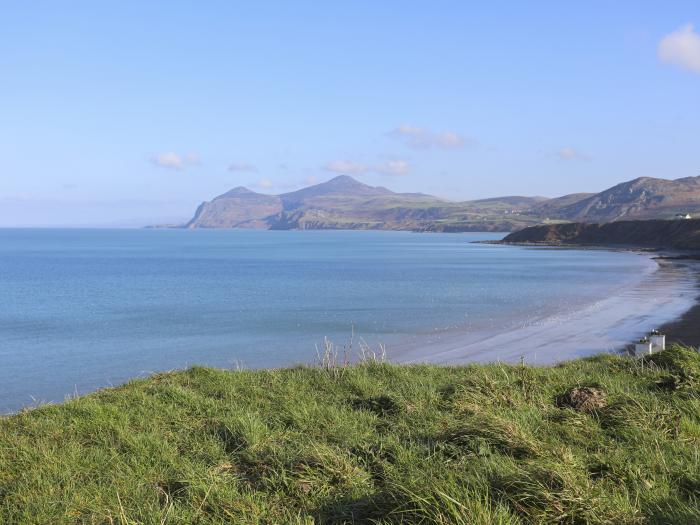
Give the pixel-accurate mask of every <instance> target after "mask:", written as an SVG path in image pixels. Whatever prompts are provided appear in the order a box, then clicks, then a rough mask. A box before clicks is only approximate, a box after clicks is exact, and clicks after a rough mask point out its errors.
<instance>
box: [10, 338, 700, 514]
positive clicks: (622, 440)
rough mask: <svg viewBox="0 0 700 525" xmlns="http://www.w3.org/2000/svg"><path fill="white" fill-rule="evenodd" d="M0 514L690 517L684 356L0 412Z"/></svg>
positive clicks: (689, 366)
mask: <svg viewBox="0 0 700 525" xmlns="http://www.w3.org/2000/svg"><path fill="white" fill-rule="evenodd" d="M581 386H589V387H594V388H595V391H596V392H597V393H598V394H599V395H598V396H597V397H596V398H595V401H596V402H597V404H596V405H595V406H585V405H584V406H583V407H579V408H578V409H575V408H572V406H569V405H570V404H572V401H571V400H572V399H573V396H567V392H569V391H570V389H571V388H573V387H581ZM0 523H8V524H10V523H11V524H19V523H32V524H60V523H70V524H76V523H100V524H112V523H114V524H116V523H119V524H122V525H125V524H136V523H148V524H162V523H251V524H252V523H270V524H272V523H298V524H312V523H435V524H448V523H456V524H473V523H474V524H516V523H611V524H624V523H688V524H697V523H700V354H698V353H696V352H694V351H692V350H688V349H683V348H674V349H671V350H668V351H666V352H663V353H661V354H658V355H656V356H654V357H653V358H652V359H646V360H644V361H638V360H634V359H630V358H620V357H614V356H599V357H595V358H591V359H584V360H579V361H573V362H569V363H566V364H563V365H559V366H555V367H551V368H536V367H527V366H506V365H499V364H494V365H488V366H481V365H479V366H476V365H474V366H463V367H438V366H393V365H388V364H382V363H367V364H362V365H357V366H352V367H339V368H333V367H330V368H322V367H320V368H293V369H286V370H273V371H223V370H212V369H206V368H192V369H190V370H187V371H183V372H175V373H168V374H160V375H156V376H153V377H151V378H149V379H145V380H138V381H133V382H131V383H129V384H127V385H125V386H122V387H119V388H113V389H109V390H104V391H101V392H98V393H96V394H93V395H89V396H86V397H83V398H78V399H74V400H71V401H68V402H66V403H64V404H61V405H55V406H44V407H41V408H38V409H35V410H31V411H26V412H23V413H20V414H17V415H13V416H11V417H7V418H2V419H0Z"/></svg>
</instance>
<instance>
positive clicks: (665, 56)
mask: <svg viewBox="0 0 700 525" xmlns="http://www.w3.org/2000/svg"><path fill="white" fill-rule="evenodd" d="M658 55H659V60H661V61H662V62H665V63H667V64H673V65H674V66H678V67H680V68H683V69H688V70H690V71H694V72H695V73H700V35H699V34H698V33H696V32H695V29H694V27H693V24H686V25H684V26H683V27H680V28H678V29H676V30H675V31H673V32H672V33H669V34H668V35H666V36H665V37H663V38H662V39H661V42H659V49H658Z"/></svg>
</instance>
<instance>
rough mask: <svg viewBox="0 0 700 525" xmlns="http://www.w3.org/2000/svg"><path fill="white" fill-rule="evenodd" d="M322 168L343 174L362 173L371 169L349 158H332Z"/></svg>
mask: <svg viewBox="0 0 700 525" xmlns="http://www.w3.org/2000/svg"><path fill="white" fill-rule="evenodd" d="M323 169H325V170H326V171H332V172H334V173H342V174H345V175H362V174H364V173H367V172H369V171H371V170H370V168H369V166H367V165H365V164H361V163H359V162H353V161H351V160H334V161H333V162H329V163H328V164H326V165H325V166H324V167H323Z"/></svg>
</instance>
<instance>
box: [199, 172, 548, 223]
mask: <svg viewBox="0 0 700 525" xmlns="http://www.w3.org/2000/svg"><path fill="white" fill-rule="evenodd" d="M541 200H542V198H537V197H534V198H531V197H504V198H501V199H486V200H482V201H472V202H467V203H455V202H450V201H446V200H444V199H440V198H438V197H433V196H432V195H425V194H422V193H395V192H393V191H391V190H388V189H386V188H382V187H374V186H368V185H366V184H362V183H361V182H358V181H357V180H355V179H353V178H352V177H349V176H346V175H341V176H338V177H335V178H333V179H331V180H329V181H327V182H324V183H321V184H316V185H314V186H310V187H308V188H304V189H301V190H298V191H294V192H290V193H283V194H281V195H263V194H260V193H255V192H253V191H250V190H248V189H246V188H236V189H234V190H232V191H230V192H228V193H225V194H223V195H221V196H219V197H217V198H215V199H214V200H212V201H210V202H206V203H203V204H202V205H201V206H200V207H199V209H198V210H197V212H196V213H195V216H194V217H193V218H192V220H191V221H190V222H189V223H187V225H186V227H187V228H262V229H284V230H288V229H389V230H431V231H442V230H444V229H445V228H446V227H451V228H457V229H459V230H460V231H469V230H472V231H473V230H493V231H502V230H503V229H508V230H510V229H514V228H516V227H522V226H526V225H528V224H534V223H535V221H534V220H533V219H532V218H530V217H519V216H517V211H521V210H525V209H527V208H529V207H531V206H533V205H534V204H537V203H539V202H540V201H541ZM513 212H516V213H513Z"/></svg>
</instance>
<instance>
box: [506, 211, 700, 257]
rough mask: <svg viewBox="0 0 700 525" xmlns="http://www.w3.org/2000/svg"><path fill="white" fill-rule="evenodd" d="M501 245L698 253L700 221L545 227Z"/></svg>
mask: <svg viewBox="0 0 700 525" xmlns="http://www.w3.org/2000/svg"><path fill="white" fill-rule="evenodd" d="M503 242H505V243H539V244H579V245H599V246H600V245H628V246H639V247H649V248H666V249H675V250H700V219H690V220H688V219H682V220H672V221H659V220H647V221H618V222H610V223H604V224H586V223H567V224H546V225H540V226H531V227H529V228H525V229H523V230H520V231H517V232H514V233H511V234H509V235H508V236H506V237H505V238H504V239H503Z"/></svg>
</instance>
